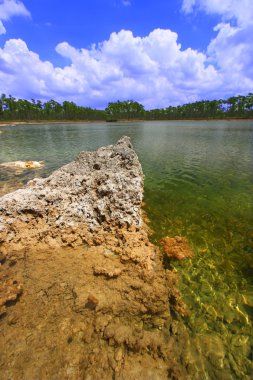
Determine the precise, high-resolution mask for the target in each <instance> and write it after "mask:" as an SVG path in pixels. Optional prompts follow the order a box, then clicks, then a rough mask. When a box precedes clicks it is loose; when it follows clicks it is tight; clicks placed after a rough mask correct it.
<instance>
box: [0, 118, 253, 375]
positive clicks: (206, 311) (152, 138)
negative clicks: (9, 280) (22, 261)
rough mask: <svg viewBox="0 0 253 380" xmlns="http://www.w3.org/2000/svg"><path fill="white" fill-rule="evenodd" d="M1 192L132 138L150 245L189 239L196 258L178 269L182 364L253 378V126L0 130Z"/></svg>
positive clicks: (240, 123)
mask: <svg viewBox="0 0 253 380" xmlns="http://www.w3.org/2000/svg"><path fill="white" fill-rule="evenodd" d="M0 130H1V131H2V133H1V134H0V163H1V162H6V161H15V160H44V161H45V163H46V166H45V167H44V168H43V169H42V170H40V171H37V172H35V171H30V172H23V173H22V174H19V175H14V174H13V173H11V172H6V171H4V170H3V169H1V170H0V185H3V186H4V185H6V183H13V184H16V183H17V182H19V183H23V182H26V181H27V179H28V178H32V177H34V176H36V175H42V176H46V175H48V174H49V173H50V172H52V170H54V169H56V168H58V167H60V166H61V165H63V164H64V163H67V162H69V161H71V160H72V159H73V158H74V157H75V156H76V155H77V154H78V153H79V151H81V150H87V149H88V150H89V149H90V150H93V149H96V148H98V147H100V146H103V145H108V144H112V143H115V142H116V141H117V140H118V139H119V138H120V137H121V136H122V135H128V136H130V137H131V139H132V142H133V144H134V148H135V150H136V151H137V153H138V155H139V158H140V161H141V163H142V166H143V170H144V173H145V203H146V211H147V212H148V216H149V218H150V220H151V227H152V229H153V230H154V235H153V237H152V238H153V240H154V242H158V241H159V240H160V238H162V237H163V236H166V235H169V236H175V235H183V236H186V237H187V238H188V239H189V241H190V243H191V245H192V247H193V248H194V251H195V253H196V254H195V257H194V258H193V259H191V260H186V261H183V262H181V263H178V262H174V263H173V264H172V265H173V267H174V268H175V270H177V271H178V272H179V273H180V277H181V284H180V287H181V290H182V293H183V296H184V299H185V301H186V303H187V305H188V307H189V309H190V312H191V313H190V316H189V317H187V318H185V323H186V326H187V328H188V330H189V331H190V335H191V341H190V342H188V343H187V344H186V349H185V358H184V364H185V365H187V366H188V367H189V371H190V372H191V371H192V373H194V371H195V373H196V377H195V378H197V373H201V374H204V375H201V376H202V378H203V379H223V380H225V379H251V378H253V327H252V326H253V191H252V190H253V156H252V155H253V122H252V121H227V122H226V121H222V122H220V121H214V122H211V121H209V122H202V121H201V122H200V121H199V122H181V121H177V122H144V123H112V124H103V123H98V124H96V123H94V124H51V125H50V124H48V125H22V126H16V127H0ZM193 347H194V349H193Z"/></svg>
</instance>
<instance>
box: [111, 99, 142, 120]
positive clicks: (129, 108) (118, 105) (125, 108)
mask: <svg viewBox="0 0 253 380" xmlns="http://www.w3.org/2000/svg"><path fill="white" fill-rule="evenodd" d="M105 112H106V119H107V120H108V121H114V120H118V119H127V120H129V119H136V118H137V119H140V118H143V117H144V115H145V110H144V107H143V105H142V104H140V103H138V102H135V101H133V100H126V101H123V102H120V101H119V100H118V101H117V102H115V103H109V104H108V107H107V108H106V109H105Z"/></svg>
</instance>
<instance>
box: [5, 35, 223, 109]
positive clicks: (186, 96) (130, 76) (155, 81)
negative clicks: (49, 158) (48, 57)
mask: <svg viewBox="0 0 253 380" xmlns="http://www.w3.org/2000/svg"><path fill="white" fill-rule="evenodd" d="M56 50H57V52H58V53H59V54H60V55H62V56H63V57H66V58H68V59H69V60H70V61H71V63H70V64H69V65H68V66H65V67H64V68H59V67H54V66H53V65H52V64H51V63H50V62H43V61H41V60H40V58H39V56H38V55H37V54H36V53H34V52H32V51H29V49H28V47H27V45H26V44H25V42H24V41H22V40H20V39H18V40H9V41H7V42H6V44H5V46H4V47H3V49H0V81H1V83H2V91H3V92H6V93H7V94H9V93H11V94H13V95H14V96H18V97H28V98H29V97H31V96H33V97H34V96H36V97H37V98H48V97H49V98H51V97H53V98H55V99H58V100H59V101H62V100H64V99H73V100H74V101H76V102H78V103H79V104H83V105H90V106H98V107H99V106H101V107H103V106H106V105H107V102H108V101H112V100H117V99H126V98H134V99H136V100H138V101H140V102H142V103H143V104H145V106H146V107H158V106H168V105H169V104H171V103H173V104H178V103H181V102H186V101H194V100H196V99H197V98H199V97H206V96H204V94H206V91H207V90H208V91H209V92H210V93H212V92H213V91H215V89H216V88H217V86H219V85H220V82H221V79H220V76H219V73H218V72H217V71H216V70H215V68H214V67H213V66H212V65H210V64H208V63H207V57H206V56H205V55H204V54H202V53H199V52H197V51H195V50H192V49H186V50H182V48H181V46H180V44H178V42H177V34H176V33H174V32H172V31H170V30H162V29H156V30H154V31H153V32H151V33H150V34H149V35H148V36H146V37H143V38H141V37H134V36H133V34H132V32H130V31H125V30H122V31H120V32H119V33H112V34H111V36H110V38H109V39H108V40H106V41H104V42H102V43H100V44H99V45H98V46H93V47H92V48H91V49H90V50H88V49H81V50H78V49H76V48H74V47H73V46H70V45H69V44H68V43H67V42H63V43H60V44H58V45H57V47H56Z"/></svg>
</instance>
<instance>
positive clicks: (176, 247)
mask: <svg viewBox="0 0 253 380" xmlns="http://www.w3.org/2000/svg"><path fill="white" fill-rule="evenodd" d="M160 244H161V245H162V247H163V250H164V253H165V254H166V256H167V257H169V258H172V259H177V260H183V259H186V258H190V257H193V251H192V249H191V247H190V245H189V243H188V241H187V239H186V238H185V237H182V236H175V237H174V238H172V237H168V236H167V237H165V238H163V239H161V240H160Z"/></svg>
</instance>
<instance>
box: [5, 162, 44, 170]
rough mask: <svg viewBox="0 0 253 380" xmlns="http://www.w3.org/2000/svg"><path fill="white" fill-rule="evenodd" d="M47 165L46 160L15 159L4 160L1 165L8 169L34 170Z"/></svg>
mask: <svg viewBox="0 0 253 380" xmlns="http://www.w3.org/2000/svg"><path fill="white" fill-rule="evenodd" d="M44 165H45V163H44V161H13V162H4V163H2V164H0V166H2V167H4V168H7V169H14V170H16V169H23V170H32V169H39V168H41V167H43V166H44Z"/></svg>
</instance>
